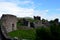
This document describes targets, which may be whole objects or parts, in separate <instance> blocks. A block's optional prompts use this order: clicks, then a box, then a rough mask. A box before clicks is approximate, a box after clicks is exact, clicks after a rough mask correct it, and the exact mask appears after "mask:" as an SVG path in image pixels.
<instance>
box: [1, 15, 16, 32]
mask: <svg viewBox="0 0 60 40" xmlns="http://www.w3.org/2000/svg"><path fill="white" fill-rule="evenodd" d="M1 22H2V27H4V28H5V29H6V31H7V33H8V32H10V31H13V30H16V29H17V27H16V23H17V17H16V16H14V15H11V14H3V15H2V17H1Z"/></svg>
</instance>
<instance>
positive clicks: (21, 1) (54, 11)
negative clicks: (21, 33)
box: [0, 0, 60, 20]
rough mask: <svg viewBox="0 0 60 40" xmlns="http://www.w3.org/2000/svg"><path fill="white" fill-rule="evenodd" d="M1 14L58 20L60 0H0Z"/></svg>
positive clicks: (59, 16)
mask: <svg viewBox="0 0 60 40" xmlns="http://www.w3.org/2000/svg"><path fill="white" fill-rule="evenodd" d="M2 14H12V15H16V16H17V17H33V16H41V18H44V19H47V20H54V19H55V18H59V20H60V0H0V17H1V16H2Z"/></svg>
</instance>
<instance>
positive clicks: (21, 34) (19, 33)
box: [8, 29, 36, 39]
mask: <svg viewBox="0 0 60 40" xmlns="http://www.w3.org/2000/svg"><path fill="white" fill-rule="evenodd" d="M8 35H9V36H10V37H12V38H13V37H18V38H21V39H34V38H35V35H36V33H35V29H29V30H15V31H12V32H9V33H8Z"/></svg>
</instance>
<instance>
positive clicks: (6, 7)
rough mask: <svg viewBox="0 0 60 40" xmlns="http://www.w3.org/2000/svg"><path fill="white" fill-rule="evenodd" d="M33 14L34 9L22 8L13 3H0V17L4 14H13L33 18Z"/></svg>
mask: <svg viewBox="0 0 60 40" xmlns="http://www.w3.org/2000/svg"><path fill="white" fill-rule="evenodd" d="M33 12H34V10H33V9H28V8H21V7H18V6H17V4H14V3H11V2H0V16H1V15H2V14H13V15H16V16H18V17H25V16H32V15H33Z"/></svg>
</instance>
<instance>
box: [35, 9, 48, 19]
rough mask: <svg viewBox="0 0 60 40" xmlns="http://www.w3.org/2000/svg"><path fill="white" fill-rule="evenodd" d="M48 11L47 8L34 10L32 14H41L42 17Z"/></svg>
mask: <svg viewBox="0 0 60 40" xmlns="http://www.w3.org/2000/svg"><path fill="white" fill-rule="evenodd" d="M47 13H48V10H35V11H34V15H35V16H41V17H42V18H45V17H46V15H47Z"/></svg>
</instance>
